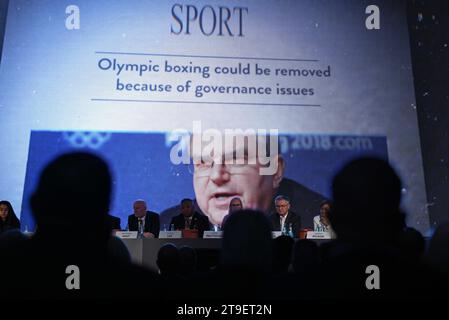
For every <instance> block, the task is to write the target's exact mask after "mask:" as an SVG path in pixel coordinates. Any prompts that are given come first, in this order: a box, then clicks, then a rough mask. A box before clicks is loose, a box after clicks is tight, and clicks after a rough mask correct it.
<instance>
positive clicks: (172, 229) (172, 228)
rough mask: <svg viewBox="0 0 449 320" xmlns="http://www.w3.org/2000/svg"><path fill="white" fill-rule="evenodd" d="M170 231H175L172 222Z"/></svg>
mask: <svg viewBox="0 0 449 320" xmlns="http://www.w3.org/2000/svg"><path fill="white" fill-rule="evenodd" d="M170 231H175V225H174V224H173V223H172V224H171V225H170Z"/></svg>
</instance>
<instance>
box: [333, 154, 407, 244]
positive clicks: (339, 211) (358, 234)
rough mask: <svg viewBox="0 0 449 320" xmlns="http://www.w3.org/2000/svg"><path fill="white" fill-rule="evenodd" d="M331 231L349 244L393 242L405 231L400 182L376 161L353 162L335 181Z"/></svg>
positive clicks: (385, 166) (393, 173) (368, 159)
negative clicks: (401, 210) (354, 242)
mask: <svg viewBox="0 0 449 320" xmlns="http://www.w3.org/2000/svg"><path fill="white" fill-rule="evenodd" d="M332 191H333V200H334V201H333V211H332V214H331V216H330V222H331V224H332V227H333V228H334V230H335V231H336V233H337V236H338V238H340V239H345V240H350V241H359V240H360V241H366V242H377V243H379V242H385V243H387V242H392V241H394V240H395V238H396V237H397V235H398V233H399V232H400V231H401V230H402V229H403V227H404V226H405V225H404V215H403V214H402V213H401V212H400V209H399V204H400V200H401V181H400V179H399V177H398V175H397V174H396V172H395V171H394V170H393V168H392V167H391V166H390V165H389V164H388V162H386V161H384V160H381V159H377V158H361V159H357V160H354V161H351V162H350V163H349V164H347V165H346V166H345V167H344V168H343V169H342V170H341V171H340V172H339V173H337V175H336V176H335V177H334V180H333V184H332Z"/></svg>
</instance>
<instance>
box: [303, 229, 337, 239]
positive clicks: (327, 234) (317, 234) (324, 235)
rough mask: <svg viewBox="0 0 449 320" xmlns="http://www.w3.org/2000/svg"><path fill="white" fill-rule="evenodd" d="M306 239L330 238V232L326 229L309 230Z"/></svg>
mask: <svg viewBox="0 0 449 320" xmlns="http://www.w3.org/2000/svg"><path fill="white" fill-rule="evenodd" d="M306 239H332V236H331V234H330V232H326V231H309V232H307V236H306Z"/></svg>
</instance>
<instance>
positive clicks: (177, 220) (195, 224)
mask: <svg viewBox="0 0 449 320" xmlns="http://www.w3.org/2000/svg"><path fill="white" fill-rule="evenodd" d="M170 225H171V226H172V228H174V229H175V230H183V229H197V230H198V234H199V237H200V238H202V237H203V233H204V231H207V230H210V224H209V219H208V218H207V217H206V216H205V215H202V214H199V213H198V212H196V211H194V209H193V201H192V199H182V201H181V214H179V215H177V216H176V217H173V218H172V220H171V223H170Z"/></svg>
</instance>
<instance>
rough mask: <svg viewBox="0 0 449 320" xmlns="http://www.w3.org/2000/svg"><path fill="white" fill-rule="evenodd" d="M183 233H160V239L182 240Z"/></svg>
mask: <svg viewBox="0 0 449 320" xmlns="http://www.w3.org/2000/svg"><path fill="white" fill-rule="evenodd" d="M181 238H182V231H180V230H178V231H160V232H159V239H181Z"/></svg>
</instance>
